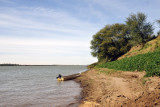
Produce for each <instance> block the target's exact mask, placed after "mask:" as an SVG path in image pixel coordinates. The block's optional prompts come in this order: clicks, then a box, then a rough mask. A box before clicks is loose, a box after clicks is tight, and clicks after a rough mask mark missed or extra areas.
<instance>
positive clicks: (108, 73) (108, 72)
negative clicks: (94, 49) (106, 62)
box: [99, 69, 117, 75]
mask: <svg viewBox="0 0 160 107" xmlns="http://www.w3.org/2000/svg"><path fill="white" fill-rule="evenodd" d="M99 72H100V73H104V74H106V75H110V74H114V73H116V72H117V70H115V69H107V70H100V71H99Z"/></svg>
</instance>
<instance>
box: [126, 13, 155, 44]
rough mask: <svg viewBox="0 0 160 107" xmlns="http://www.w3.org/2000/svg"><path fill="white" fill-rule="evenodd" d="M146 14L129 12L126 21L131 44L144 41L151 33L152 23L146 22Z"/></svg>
mask: <svg viewBox="0 0 160 107" xmlns="http://www.w3.org/2000/svg"><path fill="white" fill-rule="evenodd" d="M146 20H147V16H146V15H145V14H143V13H137V14H131V15H130V16H129V17H128V18H127V21H126V25H127V28H128V30H129V34H130V36H131V38H132V40H131V41H130V43H131V45H137V44H140V43H145V42H146V41H147V40H148V39H149V38H151V35H152V34H153V28H152V25H151V24H150V23H149V22H146Z"/></svg>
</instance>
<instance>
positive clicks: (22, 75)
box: [0, 66, 86, 107]
mask: <svg viewBox="0 0 160 107" xmlns="http://www.w3.org/2000/svg"><path fill="white" fill-rule="evenodd" d="M85 70H86V66H1V67H0V107H57V106H60V107H65V106H66V105H68V104H70V103H73V102H77V99H78V98H77V96H79V94H80V92H81V88H80V86H79V84H77V83H76V82H74V81H72V80H71V81H64V82H58V81H57V80H56V76H57V75H58V74H59V73H60V74H62V75H70V74H74V73H78V72H82V71H85Z"/></svg>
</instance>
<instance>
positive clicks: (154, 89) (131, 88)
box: [76, 68, 160, 107]
mask: <svg viewBox="0 0 160 107" xmlns="http://www.w3.org/2000/svg"><path fill="white" fill-rule="evenodd" d="M104 73H105V74H104ZM144 75H145V72H122V71H115V70H110V69H104V68H103V69H92V70H89V71H87V72H85V73H83V74H82V76H81V77H79V78H77V79H76V81H77V82H79V83H80V84H81V86H82V87H83V91H82V102H81V105H79V107H108V106H111V107H114V106H116V107H119V106H160V102H159V100H160V78H159V77H149V78H144V77H143V76H144Z"/></svg>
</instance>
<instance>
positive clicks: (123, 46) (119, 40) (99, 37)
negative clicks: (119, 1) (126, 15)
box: [91, 23, 130, 61]
mask: <svg viewBox="0 0 160 107" xmlns="http://www.w3.org/2000/svg"><path fill="white" fill-rule="evenodd" d="M129 39H130V38H129V36H128V30H127V29H126V25H124V24H118V23H117V24H113V25H106V26H105V27H104V28H103V29H101V30H100V31H99V32H98V33H97V34H95V35H94V36H93V40H92V41H91V49H92V52H91V54H92V55H93V56H94V57H97V58H98V60H99V61H102V60H105V61H111V60H114V59H115V58H117V57H118V56H120V55H122V54H124V53H125V52H126V51H127V50H128V40H129Z"/></svg>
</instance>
